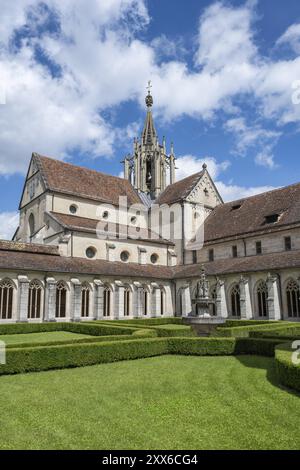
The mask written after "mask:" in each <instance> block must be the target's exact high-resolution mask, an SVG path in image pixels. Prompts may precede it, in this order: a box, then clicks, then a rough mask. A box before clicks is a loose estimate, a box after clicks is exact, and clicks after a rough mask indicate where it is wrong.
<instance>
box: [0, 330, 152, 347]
mask: <svg viewBox="0 0 300 470" xmlns="http://www.w3.org/2000/svg"><path fill="white" fill-rule="evenodd" d="M156 336H157V334H156V332H155V331H154V330H145V329H144V330H135V331H134V332H133V333H132V334H131V335H119V336H117V335H115V336H113V335H111V336H91V337H90V338H81V339H66V340H64V341H55V340H54V341H48V342H45V341H44V342H35V341H32V343H15V344H14V343H10V344H7V345H6V348H9V349H16V348H17V349H19V348H27V347H34V348H36V347H44V346H59V345H65V344H89V343H99V342H102V341H103V342H104V341H106V342H107V341H124V340H131V341H132V340H137V339H141V338H153V337H156Z"/></svg>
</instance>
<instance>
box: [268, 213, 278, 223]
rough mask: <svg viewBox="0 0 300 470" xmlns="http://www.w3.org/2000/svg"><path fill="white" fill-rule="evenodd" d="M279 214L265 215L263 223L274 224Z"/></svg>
mask: <svg viewBox="0 0 300 470" xmlns="http://www.w3.org/2000/svg"><path fill="white" fill-rule="evenodd" d="M279 217H280V214H270V215H266V216H265V224H275V223H276V222H278V220H279Z"/></svg>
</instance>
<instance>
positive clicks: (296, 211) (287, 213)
mask: <svg viewBox="0 0 300 470" xmlns="http://www.w3.org/2000/svg"><path fill="white" fill-rule="evenodd" d="M238 206H240V207H239V208H237V207H238ZM234 208H235V209H234ZM273 214H278V216H279V218H278V221H277V222H275V223H267V221H266V217H267V216H271V215H273ZM297 223H300V183H297V184H294V185H291V186H286V187H284V188H280V189H275V190H273V191H268V192H265V193H262V194H258V195H256V196H251V197H248V198H245V199H240V200H237V201H233V202H228V203H226V204H221V205H219V206H217V207H216V208H215V209H214V210H213V211H212V213H211V214H210V215H209V216H208V217H207V219H206V220H205V223H204V238H205V242H210V241H214V240H219V239H223V238H226V237H234V236H240V235H243V234H245V235H247V234H252V233H254V232H258V231H264V232H269V231H273V230H274V229H276V228H281V227H282V228H283V227H285V226H288V225H293V224H297Z"/></svg>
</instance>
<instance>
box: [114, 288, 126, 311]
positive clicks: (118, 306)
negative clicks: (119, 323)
mask: <svg viewBox="0 0 300 470" xmlns="http://www.w3.org/2000/svg"><path fill="white" fill-rule="evenodd" d="M115 318H116V319H117V318H124V284H123V283H122V282H121V281H115Z"/></svg>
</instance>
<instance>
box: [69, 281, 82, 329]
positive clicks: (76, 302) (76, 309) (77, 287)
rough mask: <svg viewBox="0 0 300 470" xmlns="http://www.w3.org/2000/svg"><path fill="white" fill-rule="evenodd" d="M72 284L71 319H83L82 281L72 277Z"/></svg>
mask: <svg viewBox="0 0 300 470" xmlns="http://www.w3.org/2000/svg"><path fill="white" fill-rule="evenodd" d="M71 285H72V290H73V292H72V294H73V295H72V303H71V305H72V306H71V312H70V313H71V315H70V316H71V319H72V320H73V321H81V282H80V281H79V279H71Z"/></svg>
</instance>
